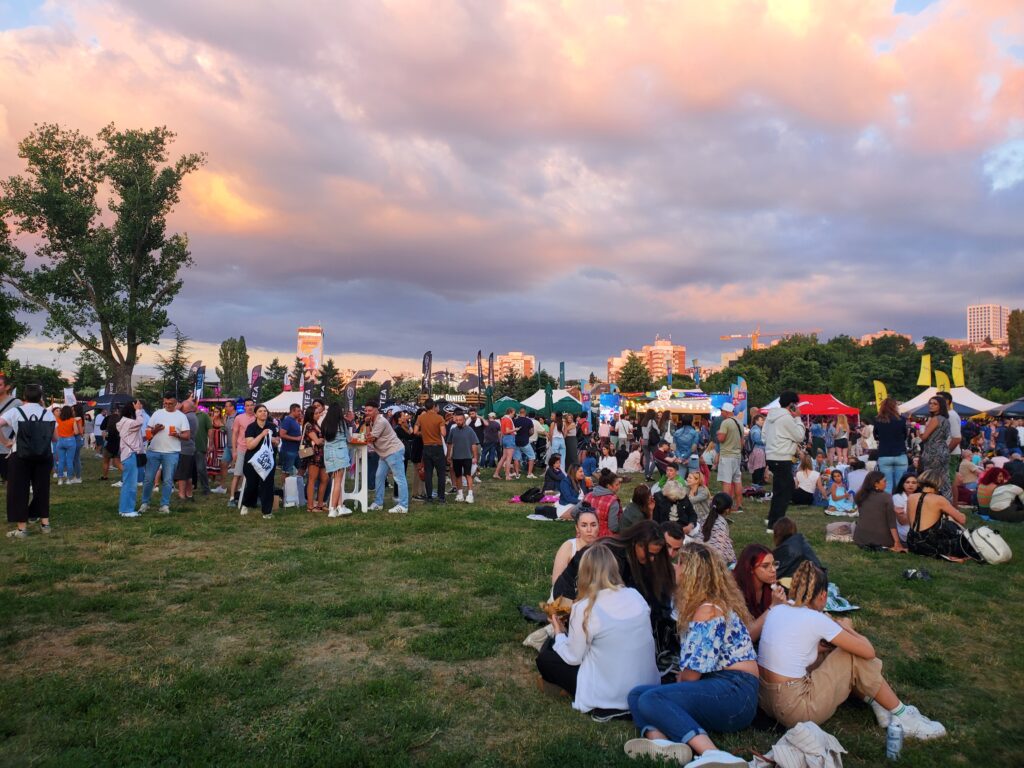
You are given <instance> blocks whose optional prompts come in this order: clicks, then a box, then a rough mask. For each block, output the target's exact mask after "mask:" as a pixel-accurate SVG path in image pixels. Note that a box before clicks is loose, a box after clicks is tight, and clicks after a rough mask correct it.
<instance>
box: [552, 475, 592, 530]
mask: <svg viewBox="0 0 1024 768" xmlns="http://www.w3.org/2000/svg"><path fill="white" fill-rule="evenodd" d="M584 492H585V479H584V477H583V469H582V468H581V467H578V466H576V465H575V464H570V465H569V471H568V472H567V473H565V474H563V475H562V479H561V481H560V482H559V484H558V502H557V503H556V504H555V516H556V517H558V519H559V520H569V519H572V516H573V512H575V510H576V507H577V506H578V505H579V503H580V497H582V496H583V495H584Z"/></svg>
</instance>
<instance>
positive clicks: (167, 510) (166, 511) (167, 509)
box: [160, 504, 171, 515]
mask: <svg viewBox="0 0 1024 768" xmlns="http://www.w3.org/2000/svg"><path fill="white" fill-rule="evenodd" d="M160 514H161V515H169V514H171V508H170V507H169V506H167V505H166V504H164V505H163V506H161V507H160Z"/></svg>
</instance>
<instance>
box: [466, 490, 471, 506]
mask: <svg viewBox="0 0 1024 768" xmlns="http://www.w3.org/2000/svg"><path fill="white" fill-rule="evenodd" d="M466 503H467V504H472V503H473V492H472V491H470V492H469V493H467V494H466Z"/></svg>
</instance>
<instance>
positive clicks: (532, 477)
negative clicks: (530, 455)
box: [527, 472, 537, 480]
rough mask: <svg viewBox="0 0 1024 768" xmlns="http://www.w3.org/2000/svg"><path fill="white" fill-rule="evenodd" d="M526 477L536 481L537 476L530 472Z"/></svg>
mask: <svg viewBox="0 0 1024 768" xmlns="http://www.w3.org/2000/svg"><path fill="white" fill-rule="evenodd" d="M527 477H528V478H530V479H531V480H536V479H537V476H536V475H535V474H533V473H532V472H531V473H530V474H528V475H527Z"/></svg>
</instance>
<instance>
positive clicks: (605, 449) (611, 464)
mask: <svg viewBox="0 0 1024 768" xmlns="http://www.w3.org/2000/svg"><path fill="white" fill-rule="evenodd" d="M602 469H607V470H608V471H610V472H618V471H619V460H618V459H616V458H615V454H614V453H613V452H612V447H611V445H610V444H608V443H602V445H601V458H600V460H599V461H598V462H597V471H598V472H600V471H601V470H602Z"/></svg>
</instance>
